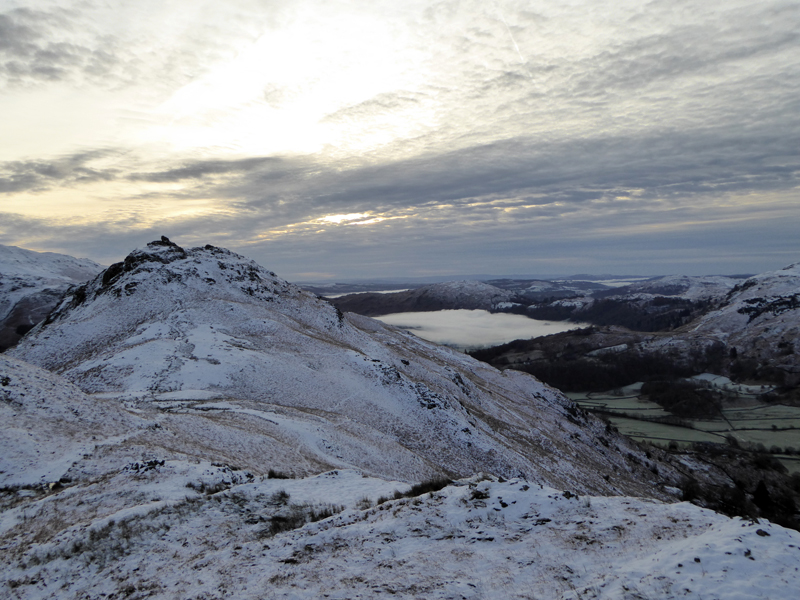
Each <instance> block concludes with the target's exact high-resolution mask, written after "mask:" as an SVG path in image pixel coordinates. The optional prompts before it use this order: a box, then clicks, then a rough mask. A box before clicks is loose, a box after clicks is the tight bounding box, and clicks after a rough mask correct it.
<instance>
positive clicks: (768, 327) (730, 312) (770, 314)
mask: <svg viewBox="0 0 800 600" xmlns="http://www.w3.org/2000/svg"><path fill="white" fill-rule="evenodd" d="M687 339H688V340H689V341H690V342H691V343H694V344H703V343H707V342H708V341H709V340H711V341H715V342H720V343H723V344H725V346H726V347H727V349H728V351H729V352H730V353H731V359H732V362H733V363H737V362H738V365H739V366H738V367H737V366H736V365H732V366H733V368H734V369H736V368H742V369H745V370H749V368H750V366H748V365H747V364H746V363H745V361H748V362H751V363H754V367H755V368H761V370H762V371H765V372H766V370H769V371H770V373H771V375H770V376H771V378H772V379H773V380H775V381H778V382H780V381H781V380H783V382H785V383H787V384H790V385H797V384H798V383H800V363H799V362H798V356H800V344H798V340H800V263H796V264H793V265H790V266H788V267H786V268H784V269H781V270H779V271H770V272H767V273H762V274H760V275H756V276H754V277H751V278H749V279H747V280H746V281H744V282H742V283H740V284H738V285H737V286H736V287H734V288H733V289H732V290H731V291H730V292H729V293H728V295H727V297H726V298H725V303H724V305H723V306H722V307H721V308H719V309H718V310H714V311H711V312H709V313H708V314H706V315H704V316H703V317H702V318H701V319H699V321H697V322H696V323H695V324H694V325H693V327H692V328H691V330H690V332H689V333H688V334H687ZM734 348H735V349H736V350H735V352H734V351H733V349H734Z"/></svg>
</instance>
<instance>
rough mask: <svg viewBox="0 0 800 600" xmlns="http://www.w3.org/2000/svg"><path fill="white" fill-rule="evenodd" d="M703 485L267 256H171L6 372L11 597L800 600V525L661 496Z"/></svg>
mask: <svg viewBox="0 0 800 600" xmlns="http://www.w3.org/2000/svg"><path fill="white" fill-rule="evenodd" d="M103 279H106V281H105V282H104V281H103ZM26 361H29V362H26ZM30 363H35V364H30ZM36 365H38V366H36ZM41 367H47V368H49V369H51V370H52V371H47V370H44V369H43V368H41ZM601 437H602V439H603V440H604V441H605V443H603V444H601V443H600V439H601ZM631 457H632V458H631ZM698 468H699V466H698V465H697V464H694V463H692V462H690V461H689V460H688V459H687V462H686V464H685V465H681V466H679V468H678V466H676V465H672V464H670V463H668V462H667V461H665V460H662V459H660V458H658V456H657V453H655V452H654V454H653V456H652V457H650V456H646V455H645V454H644V452H643V451H642V450H641V449H640V448H638V447H636V446H634V445H633V444H631V443H630V442H629V441H628V440H626V439H625V438H623V437H622V436H619V435H618V434H616V433H614V432H613V431H610V430H608V429H606V427H605V426H604V424H602V423H601V422H599V421H597V420H596V419H594V418H592V417H590V416H586V415H584V414H583V413H581V412H580V411H577V410H576V409H575V408H574V407H573V406H572V404H571V403H570V402H569V401H568V400H567V399H566V398H565V397H564V396H563V395H562V394H560V393H559V392H557V391H556V390H553V389H550V388H548V387H547V386H544V385H542V384H541V383H540V382H538V381H536V380H535V379H533V378H531V377H530V376H528V375H526V374H524V373H519V372H515V371H505V372H502V373H500V372H498V371H496V370H494V369H492V368H491V367H489V366H488V365H485V364H483V363H479V362H477V361H475V360H473V359H471V358H470V357H469V356H466V355H463V354H461V353H458V352H454V351H452V350H450V349H447V348H442V347H439V346H437V345H435V344H433V343H430V342H426V341H424V340H421V339H418V338H416V337H414V336H412V335H409V334H407V333H404V332H402V331H399V330H397V329H394V328H392V327H390V326H387V325H384V324H381V323H380V322H378V321H376V320H373V319H369V318H366V317H361V316H358V315H351V314H348V315H339V314H337V312H336V309H335V308H334V307H332V306H331V305H330V304H328V303H327V302H325V301H323V300H320V299H318V298H316V297H314V296H313V295H312V294H309V293H307V292H303V291H302V290H300V289H299V288H297V287H296V286H292V285H291V284H288V283H287V282H284V281H282V280H280V279H278V278H277V277H276V276H275V275H274V274H273V273H271V272H269V271H267V270H265V269H263V268H261V267H259V266H258V265H255V263H252V261H248V260H247V259H245V258H244V257H241V256H238V255H235V254H233V253H230V252H227V251H225V250H222V249H219V248H213V247H210V246H207V247H205V248H194V249H190V250H183V249H181V248H178V247H177V246H174V245H172V244H169V243H167V242H162V243H160V244H159V243H157V244H155V245H154V244H151V245H148V247H147V248H144V249H141V250H138V251H135V252H134V253H132V254H131V255H130V256H129V257H128V259H127V260H126V263H125V264H124V265H116V266H113V267H112V268H110V269H109V271H107V272H106V273H105V275H104V276H99V277H97V278H95V279H94V280H93V281H92V282H90V283H88V284H86V285H85V286H84V287H82V288H80V289H77V288H75V289H73V290H72V291H71V292H70V293H69V294H68V295H67V296H66V297H65V298H64V300H63V301H62V303H61V305H60V306H59V307H58V308H57V309H56V311H55V312H54V313H53V315H52V320H51V322H50V323H48V324H46V325H40V326H38V327H37V328H36V329H34V330H33V331H31V332H30V333H29V334H28V335H27V336H26V337H25V338H23V341H22V343H21V344H20V345H19V346H17V347H16V348H15V349H13V350H12V351H11V352H9V353H5V354H2V355H0V548H1V549H2V558H1V559H0V561H1V562H0V564H2V568H0V595H2V596H3V597H9V598H16V599H25V600H27V599H31V600H33V599H42V600H44V599H62V598H64V599H73V598H74V599H78V598H81V599H88V600H100V599H101V598H103V599H105V600H109V599H110V598H114V599H115V600H119V599H120V598H130V599H132V600H133V599H139V598H144V597H152V598H165V599H166V598H169V599H176V600H177V599H186V598H193V599H200V598H204V599H208V600H210V599H212V598H214V599H221V598H242V599H249V598H253V599H256V598H258V599H262V598H322V597H329V598H374V597H378V596H381V595H391V596H394V597H398V598H486V597H494V598H497V597H502V598H532V597H535V598H575V599H578V598H581V599H584V598H608V599H612V598H614V599H616V598H678V597H680V598H698V599H699V598H705V599H708V598H725V599H728V598H770V599H777V600H780V599H783V598H787V599H788V598H792V599H793V598H795V597H796V590H797V589H798V588H799V585H800V574H799V573H798V569H800V534H798V532H795V531H790V530H787V529H784V528H782V527H779V526H777V525H774V524H771V523H768V522H766V521H761V522H752V521H743V520H741V519H731V518H728V517H725V516H722V515H719V514H716V513H713V512H710V511H708V510H704V509H701V508H698V507H696V506H693V505H690V504H687V503H672V504H670V503H665V502H662V500H674V499H675V498H676V496H677V494H678V493H679V492H678V490H677V488H676V485H677V483H678V481H679V479H680V477H681V472H687V469H698ZM271 471H272V474H273V475H275V473H274V472H275V471H278V472H280V473H285V474H287V475H293V476H296V477H297V478H296V479H276V478H269V474H270V472H271ZM482 472H483V473H486V474H483V473H482ZM654 472H657V473H658V475H655V474H654ZM443 474H446V475H448V476H449V477H455V478H457V481H455V482H454V483H453V484H452V485H449V486H447V487H445V488H444V489H442V490H440V491H438V492H433V493H430V494H424V495H422V496H420V497H402V495H403V493H405V492H407V491H408V490H409V488H410V485H409V484H410V483H412V482H418V481H421V480H424V479H429V478H431V477H433V476H442V475H443ZM501 475H502V477H499V476H501ZM695 475H696V476H697V477H706V476H708V477H712V476H715V475H714V474H713V473H712V472H711V471H710V470H709V472H708V473H701V472H697V471H696V472H695ZM503 478H505V479H503ZM396 491H397V492H398V493H397V494H395V492H396ZM387 499H388V500H387ZM379 500H381V503H380V504H378V501H379ZM328 515H329V516H328ZM323 517H324V518H323ZM318 518H319V520H316V519H318Z"/></svg>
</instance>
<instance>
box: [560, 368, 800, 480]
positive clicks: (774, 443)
mask: <svg viewBox="0 0 800 600" xmlns="http://www.w3.org/2000/svg"><path fill="white" fill-rule="evenodd" d="M712 377H713V376H712ZM725 387H726V388H727V389H728V390H729V391H734V392H735V391H738V390H737V386H735V385H731V384H728V383H727V382H726V383H725ZM640 389H641V384H634V385H632V386H627V387H625V388H623V389H621V390H614V391H613V392H603V393H570V394H567V396H569V397H570V399H572V400H573V401H575V402H576V403H577V404H578V405H580V406H581V407H583V408H585V409H587V410H590V411H593V412H601V413H603V415H604V416H605V417H606V418H607V419H608V420H609V421H610V422H611V423H612V424H613V425H614V426H616V427H617V429H619V431H620V433H623V434H625V435H627V436H630V437H632V438H634V439H636V440H639V441H645V442H653V443H656V444H659V445H667V444H669V443H670V442H675V443H676V444H677V445H678V446H679V447H681V446H682V447H688V446H690V445H691V444H692V443H694V442H716V443H726V437H727V436H732V437H733V438H735V439H736V440H737V441H738V442H739V443H740V444H741V445H743V446H747V445H748V444H752V445H754V446H756V445H758V444H761V445H763V446H764V447H765V448H766V449H767V450H770V449H773V448H774V447H777V448H779V449H780V451H779V452H775V453H774V454H775V456H776V458H778V459H779V460H780V461H781V462H782V463H783V464H784V465H785V466H786V468H787V469H789V471H790V472H800V455H795V454H794V452H798V453H800V407H794V406H785V405H781V404H769V405H767V404H763V403H760V402H758V401H757V400H756V399H755V398H754V394H753V391H754V390H755V389H760V388H757V387H756V386H742V393H741V394H740V395H739V396H738V398H737V399H738V400H739V401H741V402H744V403H745V405H744V406H737V407H735V408H726V409H723V411H722V413H723V416H722V417H721V418H716V419H693V420H687V421H685V423H686V425H687V426H686V427H682V426H679V425H672V424H666V423H658V422H653V421H651V419H658V418H659V417H668V416H670V413H669V412H668V411H666V410H664V409H663V408H661V407H660V406H659V405H658V404H656V403H654V402H651V401H649V400H648V399H647V397H646V396H640V395H639V393H638V392H639V391H640ZM787 449H789V450H788V451H789V453H790V454H787V453H786V451H787Z"/></svg>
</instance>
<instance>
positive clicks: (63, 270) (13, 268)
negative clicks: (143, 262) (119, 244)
mask: <svg viewBox="0 0 800 600" xmlns="http://www.w3.org/2000/svg"><path fill="white" fill-rule="evenodd" d="M102 269H103V267H101V266H100V265H98V264H97V263H95V262H93V261H91V260H88V259H78V258H73V257H71V256H66V255H64V254H55V253H53V252H34V251H32V250H25V249H23V248H16V247H14V246H2V245H0V352H2V351H4V350H6V349H8V348H10V347H11V346H14V345H15V344H16V343H17V342H18V341H19V339H20V338H21V337H22V336H23V335H24V334H25V333H27V332H28V331H29V330H30V329H31V328H33V326H34V325H36V323H38V322H39V321H41V320H42V319H44V318H45V317H46V316H47V313H49V312H50V310H52V309H53V307H55V306H56V305H57V304H58V302H59V300H60V299H61V296H63V294H64V292H65V291H66V290H67V289H68V288H69V287H70V286H71V285H75V284H78V283H83V282H84V281H86V280H87V279H91V278H92V277H94V276H95V275H97V273H99V272H100V271H101V270H102Z"/></svg>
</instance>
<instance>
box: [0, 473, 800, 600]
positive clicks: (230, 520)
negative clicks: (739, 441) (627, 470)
mask: <svg viewBox="0 0 800 600" xmlns="http://www.w3.org/2000/svg"><path fill="white" fill-rule="evenodd" d="M406 489H407V486H404V485H403V484H401V483H398V482H389V481H383V480H379V479H375V478H369V477H364V476H363V475H361V474H360V473H358V472H355V471H349V470H348V471H332V472H328V473H323V474H320V475H318V476H316V477H311V478H307V479H303V480H276V479H267V480H264V479H261V478H253V477H252V476H251V475H250V474H248V473H241V472H234V471H231V470H230V469H228V468H225V467H221V466H214V465H211V464H208V463H200V464H190V463H182V462H166V463H163V464H161V463H157V464H151V465H146V464H142V463H134V464H131V465H128V466H127V467H126V468H125V469H123V470H120V471H119V472H117V473H115V474H114V475H113V476H110V477H108V478H107V479H106V480H105V481H104V484H103V485H94V486H84V487H81V486H75V487H71V488H69V489H67V490H61V491H58V492H56V493H55V494H52V495H48V496H47V497H44V498H41V499H39V500H38V501H36V502H34V503H29V504H26V505H24V506H18V507H16V508H12V509H9V510H7V511H5V512H4V513H3V518H2V521H0V542H2V544H3V550H4V567H3V570H2V573H1V574H0V586H2V587H3V588H5V590H6V592H7V593H8V594H9V595H10V596H11V597H14V598H19V599H55V598H58V599H62V598H86V599H91V600H95V599H97V600H99V599H100V598H110V597H113V598H119V597H127V598H137V599H138V598H145V597H153V598H220V599H221V598H240V599H250V598H252V599H262V598H295V599H302V598H323V597H331V598H375V597H382V596H384V595H388V596H391V597H394V598H432V599H433V598H441V599H444V598H470V599H471V598H475V599H477V598H545V599H550V598H560V599H576V600H577V599H581V598H605V599H609V600H610V599H614V600H616V599H619V598H663V599H668V598H692V599H698V600H699V599H708V598H719V599H725V600H731V599H736V598H747V599H756V598H763V599H770V600H782V599H787V600H788V599H793V598H795V597H796V593H797V589H798V586H800V572H799V571H798V567H800V534H798V533H797V532H796V531H791V530H787V529H784V528H782V527H779V526H776V525H773V524H770V523H768V522H766V521H762V522H753V521H743V520H741V519H738V518H736V519H730V518H728V517H724V516H721V515H718V514H716V513H713V512H711V511H708V510H704V509H701V508H698V507H696V506H693V505H691V504H688V503H681V504H673V505H668V504H662V503H660V502H658V501H653V500H646V499H641V498H628V497H590V496H579V495H575V494H573V493H571V492H570V491H569V490H563V491H562V490H556V489H552V488H548V487H541V486H539V485H531V484H530V483H529V482H526V481H525V480H522V479H511V480H508V481H500V480H498V479H496V478H493V477H486V476H476V477H473V478H470V479H466V480H462V481H458V482H456V483H455V485H451V486H448V487H446V488H444V489H442V490H440V491H437V492H433V493H428V494H424V495H422V496H419V497H406V498H403V497H401V498H398V499H394V494H393V493H392V492H393V490H398V491H401V492H402V491H406ZM387 498H390V499H387ZM378 501H381V503H380V504H376V502H378ZM89 507H91V509H90V508H89ZM319 517H323V518H321V519H320V520H316V519H317V518H319ZM306 521H310V522H306ZM304 522H306V523H305V524H303V523H304Z"/></svg>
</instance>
